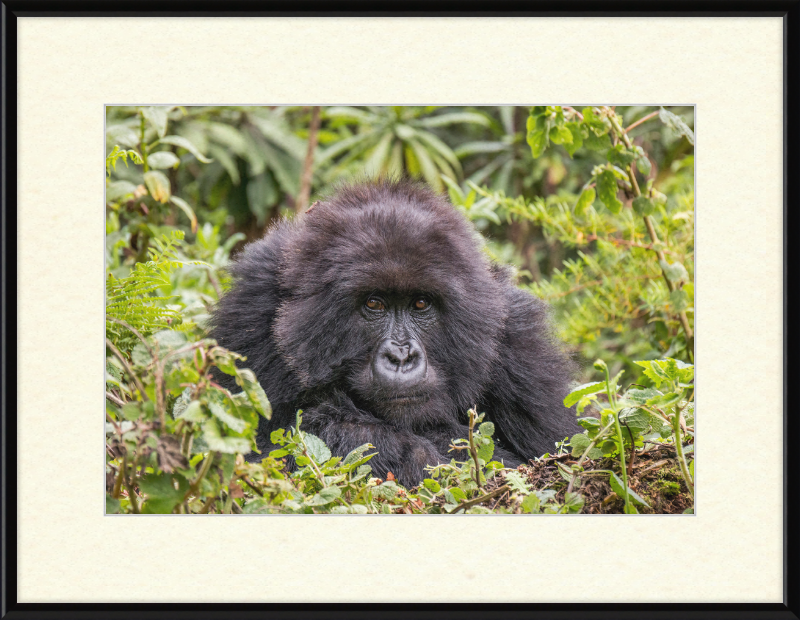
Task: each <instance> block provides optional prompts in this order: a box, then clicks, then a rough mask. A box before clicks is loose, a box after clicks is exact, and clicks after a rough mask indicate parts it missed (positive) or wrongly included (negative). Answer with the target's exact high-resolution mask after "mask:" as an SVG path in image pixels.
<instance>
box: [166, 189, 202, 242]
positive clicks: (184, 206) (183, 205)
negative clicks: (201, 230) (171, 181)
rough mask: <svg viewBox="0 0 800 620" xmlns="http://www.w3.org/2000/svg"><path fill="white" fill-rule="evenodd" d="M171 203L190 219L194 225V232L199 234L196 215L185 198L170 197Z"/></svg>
mask: <svg viewBox="0 0 800 620" xmlns="http://www.w3.org/2000/svg"><path fill="white" fill-rule="evenodd" d="M169 201H170V202H171V203H172V204H174V205H175V206H176V207H178V208H179V209H180V210H181V211H183V212H184V213H185V214H186V217H188V218H189V221H190V222H191V225H192V232H193V233H196V232H197V216H196V215H195V213H194V209H192V207H190V206H189V203H188V202H186V201H185V200H184V199H183V198H178V196H170V198H169Z"/></svg>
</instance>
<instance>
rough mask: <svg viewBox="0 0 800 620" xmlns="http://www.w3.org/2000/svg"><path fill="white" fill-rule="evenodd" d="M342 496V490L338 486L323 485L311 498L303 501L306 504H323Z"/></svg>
mask: <svg viewBox="0 0 800 620" xmlns="http://www.w3.org/2000/svg"><path fill="white" fill-rule="evenodd" d="M341 496H342V490H341V489H340V488H339V487H325V488H323V489H321V490H320V492H319V493H317V494H316V495H314V497H312V498H311V499H307V500H306V501H305V505H306V506H324V505H325V504H330V503H331V502H334V501H336V500H337V499H339V498H340V497H341Z"/></svg>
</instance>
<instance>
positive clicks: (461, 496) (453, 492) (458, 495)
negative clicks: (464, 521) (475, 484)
mask: <svg viewBox="0 0 800 620" xmlns="http://www.w3.org/2000/svg"><path fill="white" fill-rule="evenodd" d="M448 491H449V492H450V496H451V497H452V498H453V500H455V501H456V502H463V501H464V500H465V499H467V494H466V493H465V492H464V490H463V489H459V488H458V487H453V488H451V489H448Z"/></svg>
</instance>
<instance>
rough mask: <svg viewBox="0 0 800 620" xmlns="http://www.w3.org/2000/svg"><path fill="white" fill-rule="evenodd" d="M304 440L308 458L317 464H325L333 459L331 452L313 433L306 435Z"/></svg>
mask: <svg viewBox="0 0 800 620" xmlns="http://www.w3.org/2000/svg"><path fill="white" fill-rule="evenodd" d="M303 439H304V440H305V442H306V448H307V450H308V456H310V457H311V458H313V459H314V460H315V461H316V462H317V463H324V462H325V461H327V460H328V459H329V458H331V451H330V450H329V449H328V446H326V445H325V442H324V441H322V440H321V439H320V438H319V437H317V436H316V435H312V434H311V433H304V434H303Z"/></svg>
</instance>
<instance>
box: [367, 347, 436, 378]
mask: <svg viewBox="0 0 800 620" xmlns="http://www.w3.org/2000/svg"><path fill="white" fill-rule="evenodd" d="M373 371H374V372H375V374H376V377H377V378H378V380H379V381H380V382H381V383H383V384H384V385H393V386H396V387H399V386H410V385H415V384H416V383H418V382H420V381H423V380H424V379H425V376H426V375H427V363H426V360H425V354H424V352H423V350H422V349H421V348H420V345H419V344H417V343H416V342H414V341H410V342H397V341H394V340H385V341H384V342H383V343H382V344H381V345H380V347H379V349H378V353H377V355H376V356H375V361H374V362H373Z"/></svg>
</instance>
